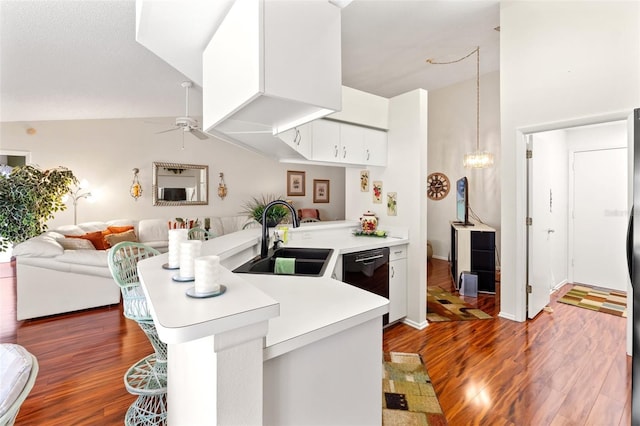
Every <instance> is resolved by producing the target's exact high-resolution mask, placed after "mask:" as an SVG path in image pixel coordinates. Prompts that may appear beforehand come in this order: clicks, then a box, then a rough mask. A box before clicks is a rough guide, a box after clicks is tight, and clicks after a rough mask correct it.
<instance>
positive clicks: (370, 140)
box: [362, 127, 387, 166]
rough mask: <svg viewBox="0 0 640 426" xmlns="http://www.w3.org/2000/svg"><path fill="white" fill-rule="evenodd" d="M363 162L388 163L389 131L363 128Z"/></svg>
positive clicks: (371, 164) (370, 163)
mask: <svg viewBox="0 0 640 426" xmlns="http://www.w3.org/2000/svg"><path fill="white" fill-rule="evenodd" d="M362 163H363V164H366V165H370V166H386V165H387V133H386V132H383V131H380V130H375V129H368V128H365V127H363V128H362Z"/></svg>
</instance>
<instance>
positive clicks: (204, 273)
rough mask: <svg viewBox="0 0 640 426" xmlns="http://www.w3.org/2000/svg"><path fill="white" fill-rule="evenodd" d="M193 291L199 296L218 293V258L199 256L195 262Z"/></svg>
mask: <svg viewBox="0 0 640 426" xmlns="http://www.w3.org/2000/svg"><path fill="white" fill-rule="evenodd" d="M194 268H195V291H196V293H199V294H206V293H213V292H216V291H220V284H219V283H218V281H219V276H220V257H219V256H201V257H198V258H196V260H195V266H194Z"/></svg>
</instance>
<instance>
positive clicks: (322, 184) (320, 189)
mask: <svg viewBox="0 0 640 426" xmlns="http://www.w3.org/2000/svg"><path fill="white" fill-rule="evenodd" d="M329 189H330V188H329V180H328V179H314V180H313V202H314V203H328V202H329Z"/></svg>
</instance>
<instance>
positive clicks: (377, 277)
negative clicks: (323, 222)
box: [342, 247, 389, 325]
mask: <svg viewBox="0 0 640 426" xmlns="http://www.w3.org/2000/svg"><path fill="white" fill-rule="evenodd" d="M342 271H343V272H342V274H343V276H342V281H344V282H345V283H347V284H351V285H353V286H356V287H358V288H361V289H363V290H367V291H370V292H371V293H375V294H377V295H379V296H382V297H385V298H387V299H388V298H389V248H388V247H383V248H379V249H373V250H367V251H359V252H355V253H348V254H344V255H343V256H342ZM382 323H383V325H387V324H388V323H389V314H385V315H384V317H383V319H382Z"/></svg>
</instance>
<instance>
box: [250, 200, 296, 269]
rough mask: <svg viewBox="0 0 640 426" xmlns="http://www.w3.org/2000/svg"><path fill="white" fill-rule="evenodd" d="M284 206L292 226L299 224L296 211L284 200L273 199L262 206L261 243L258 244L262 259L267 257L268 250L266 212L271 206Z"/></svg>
mask: <svg viewBox="0 0 640 426" xmlns="http://www.w3.org/2000/svg"><path fill="white" fill-rule="evenodd" d="M278 204H279V205H281V206H285V207H286V208H288V209H289V211H290V212H291V220H292V222H293V227H294V228H297V227H298V226H300V221H299V220H298V215H296V211H295V209H294V208H293V206H292V205H291V204H289V203H287V202H286V201H282V200H275V201H272V202H270V203H269V204H267V205H266V206H265V207H264V210H263V211H262V245H261V246H260V258H261V259H264V258H265V257H267V253H268V252H269V228H268V227H267V212H268V211H269V210H270V209H271V207H273V206H275V205H278Z"/></svg>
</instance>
